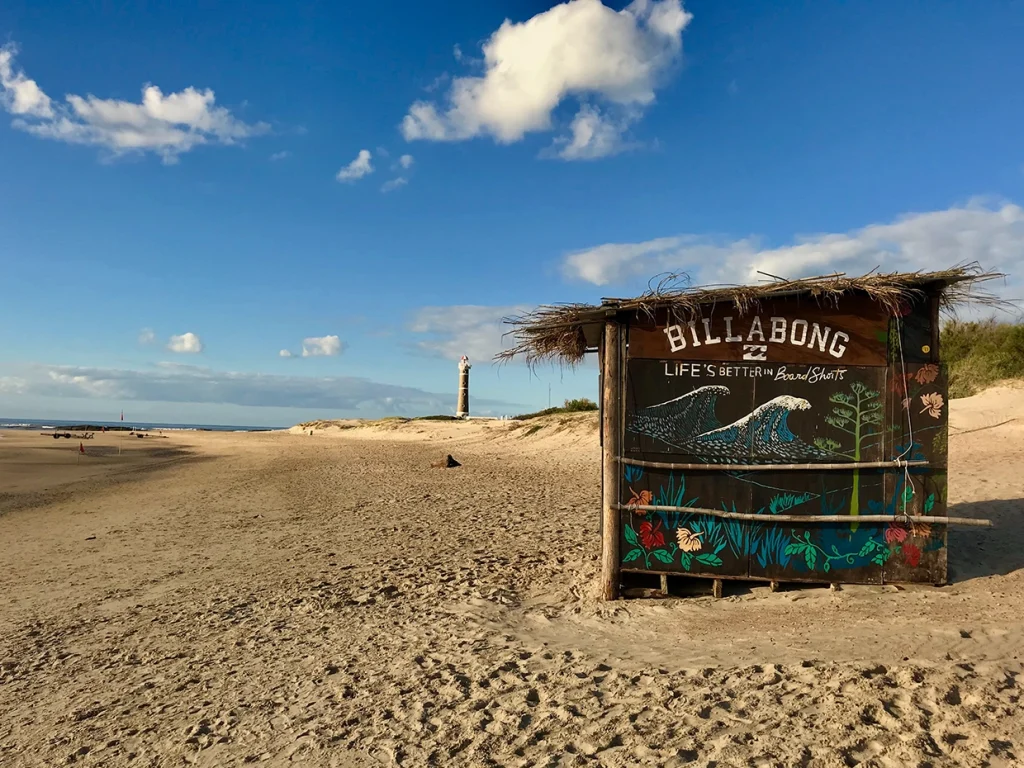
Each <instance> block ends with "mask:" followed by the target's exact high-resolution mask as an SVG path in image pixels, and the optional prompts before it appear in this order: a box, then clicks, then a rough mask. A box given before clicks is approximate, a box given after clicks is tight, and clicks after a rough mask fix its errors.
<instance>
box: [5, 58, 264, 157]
mask: <svg viewBox="0 0 1024 768" xmlns="http://www.w3.org/2000/svg"><path fill="white" fill-rule="evenodd" d="M16 54H17V48H16V47H15V46H14V45H7V46H4V47H3V48H0V88H2V92H0V105H2V106H3V107H4V108H5V109H6V110H7V111H8V112H10V113H11V114H13V115H15V117H16V119H15V121H14V123H13V124H14V126H15V127H17V128H20V129H22V130H25V131H28V132H29V133H32V134H34V135H36V136H40V137H43V138H48V139H54V140H57V141H65V142H68V143H71V144H88V145H93V146H99V147H103V148H105V149H108V150H110V151H111V152H113V153H114V154H115V155H120V154H125V153H129V152H154V153H156V154H158V155H159V156H160V157H161V158H163V160H164V162H165V163H174V162H176V161H177V158H178V155H180V154H182V153H184V152H188V151H189V150H191V149H193V148H195V147H196V146H199V145H201V144H235V143H237V142H239V141H241V140H243V139H246V138H248V137H250V136H255V135H258V134H261V133H266V132H267V131H268V130H269V126H268V125H266V124H265V123H257V124H248V123H245V122H243V121H241V120H239V119H237V118H236V117H234V116H233V115H232V114H231V112H230V111H229V110H228V109H226V108H225V107H219V106H217V105H216V98H215V96H214V93H213V91H212V90H210V89H204V90H199V89H197V88H193V87H188V88H185V89H184V90H182V91H179V92H177V93H169V94H166V95H165V94H164V93H163V91H161V90H160V88H158V87H157V86H155V85H147V86H145V87H144V88H143V90H142V100H141V101H140V102H138V103H136V102H129V101H122V100H120V99H101V98H97V97H96V96H93V95H91V94H89V95H87V96H76V95H74V94H69V95H67V96H66V97H65V103H64V104H55V103H54V102H53V101H52V100H51V99H50V97H49V96H47V95H46V93H44V92H43V90H42V89H41V88H39V86H38V85H37V84H36V82H35V81H34V80H31V79H29V78H28V77H27V76H26V75H25V73H24V72H22V71H20V70H18V69H16V68H15V63H14V58H15V55H16Z"/></svg>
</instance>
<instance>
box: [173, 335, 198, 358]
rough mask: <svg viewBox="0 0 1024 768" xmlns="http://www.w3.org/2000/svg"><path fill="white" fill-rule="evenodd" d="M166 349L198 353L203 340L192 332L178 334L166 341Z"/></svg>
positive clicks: (182, 352)
mask: <svg viewBox="0 0 1024 768" xmlns="http://www.w3.org/2000/svg"><path fill="white" fill-rule="evenodd" d="M167 349H169V350H170V351H171V352H177V353H179V354H191V355H195V354H199V353H200V352H202V351H203V342H202V340H201V339H200V338H199V337H198V336H196V335H195V334H194V333H191V332H189V333H183V334H181V335H180V336H171V338H170V341H168V342H167Z"/></svg>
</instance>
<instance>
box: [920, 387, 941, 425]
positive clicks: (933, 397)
mask: <svg viewBox="0 0 1024 768" xmlns="http://www.w3.org/2000/svg"><path fill="white" fill-rule="evenodd" d="M945 403H946V401H945V400H944V399H943V398H942V395H940V394H939V393H938V392H929V393H928V394H927V395H921V405H923V406H924V408H922V409H921V413H927V414H928V415H929V416H931V417H932V418H933V419H937V418H939V417H940V416H941V415H942V406H943V405H945Z"/></svg>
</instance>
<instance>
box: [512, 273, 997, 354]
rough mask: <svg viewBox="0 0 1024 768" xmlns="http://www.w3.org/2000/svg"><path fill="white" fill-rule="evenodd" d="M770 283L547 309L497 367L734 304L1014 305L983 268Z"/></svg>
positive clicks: (518, 326)
mask: <svg viewBox="0 0 1024 768" xmlns="http://www.w3.org/2000/svg"><path fill="white" fill-rule="evenodd" d="M765 276H766V277H767V278H769V280H768V281H766V282H764V283H761V284H759V285H707V286H700V287H691V286H690V280H689V278H688V276H687V275H685V274H671V275H667V276H664V277H663V278H662V279H661V280H660V281H659V282H658V283H657V284H652V286H651V287H650V288H649V289H648V290H647V291H646V292H645V293H643V294H642V295H640V296H637V297H636V298H633V299H604V300H603V301H602V302H601V304H600V305H592V304H552V305H544V306H541V307H538V308H537V309H535V310H533V311H532V312H526V313H524V314H521V315H516V316H513V317H507V318H505V319H504V323H505V324H507V325H509V326H511V328H512V330H511V331H509V332H508V333H506V334H505V335H506V336H508V335H510V336H512V338H513V339H514V340H515V343H514V344H513V345H512V347H510V348H509V349H506V350H505V351H503V352H501V353H499V354H498V355H496V356H495V359H496V360H497V361H499V362H508V361H511V360H512V359H514V358H517V357H518V358H521V359H523V360H525V361H526V363H527V364H529V365H533V364H535V363H539V362H544V361H548V360H551V361H557V362H559V363H563V364H567V365H570V366H571V365H576V364H577V363H579V362H580V361H581V360H582V359H583V356H584V354H586V351H587V342H586V336H585V333H584V328H585V327H586V326H591V325H595V324H600V323H604V322H605V320H606V319H607V318H608V317H611V316H629V315H634V316H635V315H637V314H641V315H644V316H646V317H647V318H651V319H653V318H654V315H655V312H658V311H662V312H665V311H667V312H668V314H669V316H670V317H671V318H672V320H673V322H679V323H685V322H688V321H690V320H693V319H695V318H699V317H700V316H701V308H702V307H709V306H711V305H715V304H722V303H729V304H731V305H733V307H735V309H736V311H737V312H738V313H739V314H740V315H744V314H746V313H748V312H750V311H752V310H756V309H757V307H758V305H759V304H760V302H762V301H764V300H765V299H773V298H778V297H782V296H797V295H801V296H808V297H810V298H813V299H814V300H816V301H817V302H818V303H819V304H829V303H830V304H832V305H833V306H834V305H836V304H837V303H838V301H839V298H840V297H841V296H844V295H846V294H860V295H866V296H868V297H869V298H871V299H872V300H873V301H876V302H878V303H879V304H881V305H882V306H883V307H884V308H885V309H886V311H887V312H889V313H890V314H896V313H897V312H898V310H899V309H900V307H901V306H903V305H905V303H906V302H908V301H913V300H915V299H916V298H918V297H921V296H924V295H925V294H926V293H927V292H929V291H932V290H935V289H938V290H939V291H940V297H941V307H942V309H943V310H944V311H946V312H952V311H954V310H955V308H956V307H958V306H961V305H965V304H981V305H985V306H1004V305H1006V304H1007V302H1005V301H1003V300H1002V299H999V298H998V297H996V296H995V295H993V294H991V293H989V292H987V291H985V290H983V289H980V288H979V287H978V285H979V284H980V283H984V282H986V281H989V280H994V279H997V278H1001V277H1004V275H1003V274H1001V273H998V272H985V271H984V270H983V269H982V268H981V267H980V266H979V265H978V264H976V263H971V264H964V265H960V266H956V267H953V268H951V269H946V270H942V271H936V272H890V273H881V272H877V271H873V272H870V273H868V274H866V275H861V276H859V277H849V276H847V275H845V274H843V273H838V272H837V273H834V274H831V275H822V276H820V277H805V278H800V279H797V280H786V279H784V278H780V277H775V276H774V275H765Z"/></svg>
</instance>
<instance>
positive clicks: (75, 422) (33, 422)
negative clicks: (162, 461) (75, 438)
mask: <svg viewBox="0 0 1024 768" xmlns="http://www.w3.org/2000/svg"><path fill="white" fill-rule="evenodd" d="M77 426H90V427H93V426H95V427H108V428H117V429H135V430H141V431H144V432H151V431H153V430H166V431H181V432H269V431H271V430H275V429H288V428H289V427H290V426H291V425H288V426H280V427H266V426H254V425H246V424H176V423H172V422H154V421H129V420H128V419H125V420H124V421H120V420H118V421H98V420H96V419H38V418H20V417H18V418H15V417H11V418H8V417H4V416H0V429H20V430H34V429H39V430H47V429H57V428H70V427H77Z"/></svg>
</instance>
